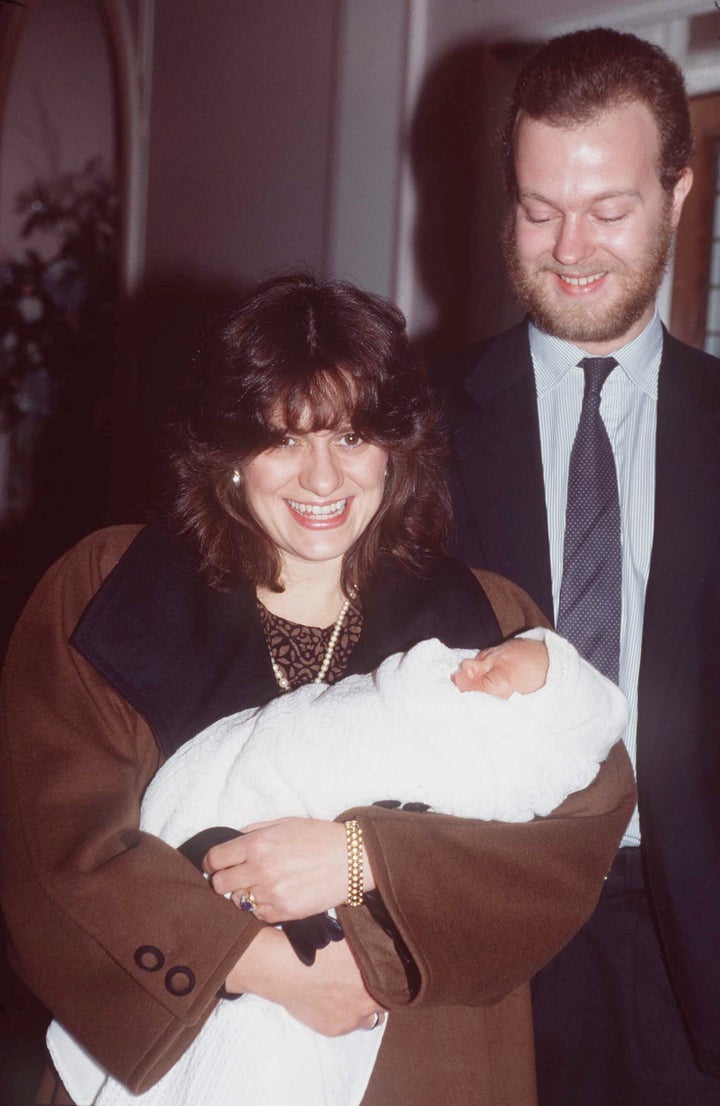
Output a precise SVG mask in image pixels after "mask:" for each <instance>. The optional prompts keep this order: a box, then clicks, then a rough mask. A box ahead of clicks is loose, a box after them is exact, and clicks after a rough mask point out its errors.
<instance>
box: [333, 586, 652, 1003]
mask: <svg viewBox="0 0 720 1106" xmlns="http://www.w3.org/2000/svg"><path fill="white" fill-rule="evenodd" d="M476 576H477V577H478V579H479V581H480V583H481V585H482V586H483V587H484V588H485V590H486V593H487V594H488V597H489V598H490V600H491V602H492V604H493V608H494V610H495V613H496V616H497V618H498V622H499V623H500V627H501V630H502V632H503V634H505V635H510V634H512V633H518V632H520V631H521V630H524V629H528V628H530V627H532V626H535V625H546V620H545V618H544V616H543V615H542V614H541V613H540V611H539V610H538V608H537V607H536V606H535V604H534V603H533V602H532V601H531V600H530V599H529V598H528V597H527V596H526V595H525V593H524V592H523V591H522V590H521V589H520V588H518V587H517V586H516V585H514V584H510V583H508V582H507V581H504V580H503V579H502V578H501V577H498V576H496V575H495V574H493V573H486V572H476ZM634 802H635V786H634V780H633V774H632V768H631V766H630V761H629V758H628V756H627V753H626V752H625V748H624V746H623V745H622V744H621V743H618V744H617V745H615V746H614V747H613V749H612V750H611V752H610V755H609V756H608V758H607V760H606V761H605V763H604V764H603V765H602V766H601V768H600V772H599V773H598V775H597V777H596V778H595V780H594V781H593V783H592V784H591V785H590V786H589V787H587V788H586V789H585V790H583V791H580V792H577V793H576V794H574V795H571V796H570V797H569V798H568V799H566V800H565V802H564V803H563V804H562V805H561V806H560V807H558V809H557V810H555V811H554V812H553V813H552V814H550V815H549V816H547V817H545V818H536V819H534V820H533V821H532V822H527V823H522V824H507V823H502V822H480V821H476V820H472V819H461V818H452V817H449V816H446V815H441V814H413V813H409V812H404V811H396V810H388V809H385V808H381V807H366V808H362V809H355V810H352V811H346V812H345V813H344V814H343V815H341V818H342V819H346V818H356V819H357V820H358V821H359V822H360V824H361V826H362V829H363V835H364V841H365V845H366V848H367V851H368V856H369V859H370V863H371V865H372V870H373V874H374V877H375V881H376V885H377V889H378V891H379V893H380V895H381V897H382V899H383V902H384V904H385V907H386V909H387V910H388V912H389V914H390V916H391V918H392V921H393V923H394V925H395V927H396V929H397V931H398V933H399V934H400V936H401V938H402V939H403V941H404V943H405V945H406V946H407V949H408V951H409V952H410V955H411V956H412V958H413V960H414V962H415V965H416V967H417V970H418V975H419V986H418V987H417V988H416V989H414V990H413V991H412V992H411V991H410V990H409V988H408V983H407V976H406V974H405V970H404V969H403V968H402V966H401V965H400V963H399V961H398V958H397V956H396V954H395V950H394V946H393V944H392V941H391V940H390V938H389V937H388V936H387V935H386V934H385V933H384V932H383V931H382V930H381V929H380V928H379V927H378V926H377V925H375V924H374V922H373V921H372V919H371V917H370V915H369V912H368V910H367V908H365V907H356V908H349V907H341V908H340V909H339V915H340V918H341V921H342V925H343V928H344V930H345V934H346V937H347V939H348V941H349V942H350V945H351V947H352V949H353V952H354V954H355V956H356V958H357V960H358V963H359V964H360V967H361V970H362V973H363V977H364V979H365V981H366V985H367V987H368V989H369V990H370V992H371V993H372V994H373V996H374V997H375V998H376V999H377V1000H378V1001H379V1002H380V1003H382V1005H384V1006H386V1007H387V1008H388V1009H393V1008H400V1007H403V1006H408V1005H416V1006H430V1005H446V1004H461V1005H470V1006H472V1005H479V1004H483V1003H491V1002H495V1001H497V1000H498V999H500V998H502V997H503V996H504V995H506V994H509V993H510V992H511V991H513V990H514V989H515V988H516V987H518V986H520V984H522V983H524V982H526V981H527V980H528V979H530V977H531V976H532V975H534V974H535V972H536V971H538V970H539V968H541V967H542V966H543V964H545V963H546V962H547V961H548V960H549V959H551V957H552V956H554V955H555V954H556V953H557V952H558V951H559V950H560V949H561V948H562V947H563V946H564V945H565V944H566V943H567V942H568V941H569V940H570V938H571V937H572V936H573V934H574V933H575V932H576V931H577V930H578V929H579V928H580V926H581V925H582V924H583V922H584V921H585V920H586V918H587V917H588V916H589V915H590V914H591V913H592V910H593V909H594V907H595V904H596V902H597V899H598V896H599V893H600V888H601V886H602V882H603V879H604V877H605V875H606V874H607V871H608V869H609V867H610V865H611V863H612V860H613V857H614V855H615V850H616V849H617V846H618V844H619V842H620V839H621V837H622V833H623V831H624V829H625V826H626V825H627V822H628V819H629V818H630V815H631V813H632V809H633V804H634Z"/></svg>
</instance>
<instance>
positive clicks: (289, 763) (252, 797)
mask: <svg viewBox="0 0 720 1106" xmlns="http://www.w3.org/2000/svg"><path fill="white" fill-rule="evenodd" d="M523 636H527V637H534V638H540V639H541V640H545V643H546V645H547V648H548V653H549V658H550V664H549V670H548V675H547V680H546V683H545V686H544V687H543V688H541V689H540V690H539V691H536V692H533V693H532V694H529V695H513V696H512V697H511V698H510V699H509V700H503V699H496V698H494V697H492V696H489V695H484V694H482V693H479V692H464V693H462V692H459V691H458V690H457V688H456V687H455V686H454V684H453V683H452V682H451V680H450V675H451V673H452V672H454V671H455V669H456V668H457V666H458V664H459V662H460V661H461V660H462V659H464V658H465V657H468V656H473V655H474V654H473V652H472V651H470V650H451V649H447V648H446V647H445V646H443V645H442V644H441V643H440V642H439V641H436V640H431V641H426V642H422V643H420V644H419V645H417V646H416V647H415V648H414V649H411V650H410V651H409V652H408V653H406V654H397V655H395V656H392V657H389V658H388V659H387V660H386V661H385V662H384V663H383V664H382V665H381V666H380V667H379V668H378V669H377V671H376V672H374V673H372V674H371V675H369V676H350V677H347V678H346V679H344V680H342V681H340V682H339V683H337V684H335V685H332V686H330V687H326V686H325V685H317V684H309V685H307V686H305V687H302V688H300V689H298V690H297V691H294V692H292V693H291V694H288V695H285V696H281V697H280V698H278V699H275V700H273V701H272V702H271V703H269V704H268V705H267V706H265V707H262V708H258V709H255V710H247V711H243V712H241V713H240V714H237V715H234V716H232V717H230V718H225V719H221V720H220V721H219V722H216V723H215V724H214V725H212V726H210V727H209V728H208V729H207V730H205V731H204V732H203V733H201V734H199V735H198V736H197V737H195V738H194V739H193V740H192V741H190V742H188V743H187V744H186V745H184V746H182V748H180V749H179V750H178V751H177V752H176V753H175V755H174V756H173V757H172V758H171V759H170V760H169V761H167V763H166V764H165V765H164V766H163V767H162V768H161V769H160V771H159V772H158V773H157V775H156V776H155V778H154V779H153V781H152V783H151V784H150V786H149V787H148V790H147V793H146V796H145V799H144V802H143V808H142V822H141V825H142V828H143V829H145V830H147V831H148V832H150V833H154V834H157V835H158V836H160V837H162V838H164V840H166V841H168V842H169V843H170V844H171V845H179V844H181V843H182V842H183V841H185V840H186V839H187V838H189V837H191V836H192V835H193V834H195V833H197V832H198V831H199V830H201V829H204V828H205V827H207V826H211V825H230V826H237V827H242V826H243V825H246V824H248V823H249V822H254V821H259V820H265V819H269V818H275V817H282V816H287V815H301V816H307V817H312V818H334V817H336V816H337V815H338V814H339V813H341V812H342V811H343V810H345V809H346V808H349V807H352V806H363V805H369V804H371V803H373V802H374V801H376V800H379V799H397V800H400V801H402V802H411V801H412V802H424V803H428V804H429V805H430V806H431V807H432V808H433V809H435V810H438V811H442V812H444V813H448V814H455V815H458V816H461V817H468V818H481V819H497V820H500V821H506V822H522V821H529V820H530V819H531V818H532V817H533V816H534V815H538V814H539V815H543V814H549V813H550V812H551V811H552V810H554V809H555V807H557V806H558V805H559V804H560V803H561V802H562V801H563V799H565V798H566V797H567V796H568V795H569V794H571V793H572V792H573V791H577V790H580V789H581V788H583V787H586V786H587V785H588V784H589V783H591V782H592V780H593V779H594V777H595V775H596V773H597V770H598V766H599V764H600V763H601V761H602V760H604V759H605V757H606V756H607V754H608V752H609V750H610V748H611V746H612V745H613V744H614V743H615V741H616V740H617V739H618V738H619V736H620V735H621V733H622V730H623V728H624V726H625V724H626V721H627V706H626V703H625V700H624V698H623V696H622V694H621V693H620V692H619V691H618V689H617V688H616V687H615V685H614V684H612V683H610V681H609V680H606V679H605V678H604V677H603V676H601V675H600V674H599V673H598V672H596V671H595V669H593V668H591V667H590V665H588V664H587V663H586V662H585V661H583V660H582V659H581V658H580V657H579V655H578V653H577V652H576V650H575V649H574V648H573V647H572V646H571V645H570V644H569V643H568V642H566V641H564V640H563V639H562V638H559V637H557V636H556V635H555V634H553V633H551V632H550V631H544V630H533V631H530V632H529V633H528V634H526V635H523ZM469 875H470V874H469ZM201 940H202V934H198V941H201ZM382 1034H383V1028H382V1027H378V1028H377V1029H375V1030H373V1031H372V1032H368V1031H362V1030H361V1031H357V1032H355V1033H351V1034H349V1035H348V1036H345V1037H339V1038H327V1037H322V1036H320V1035H318V1034H315V1033H313V1032H312V1031H311V1030H309V1029H307V1028H306V1027H305V1026H303V1025H301V1024H300V1023H299V1022H297V1021H295V1020H294V1019H293V1018H292V1017H290V1015H289V1014H287V1013H286V1012H285V1010H284V1009H283V1008H282V1007H281V1006H277V1005H275V1004H273V1003H269V1002H267V1001H265V1000H263V999H260V998H258V997H257V996H253V995H245V996H243V997H242V998H240V999H238V1000H237V1001H234V1002H220V1003H218V1005H217V1007H216V1008H215V1010H214V1011H213V1013H212V1014H211V1016H210V1018H209V1019H208V1021H207V1022H206V1024H205V1025H204V1027H203V1029H202V1031H201V1033H200V1034H199V1036H198V1037H197V1038H196V1039H195V1041H194V1042H193V1044H192V1045H191V1046H190V1048H189V1049H188V1050H187V1052H186V1053H185V1054H184V1055H183V1057H182V1058H181V1059H180V1060H179V1061H178V1063H177V1064H176V1065H175V1066H174V1067H173V1068H172V1069H171V1071H169V1072H168V1073H167V1074H166V1075H165V1076H164V1077H163V1078H162V1079H161V1080H160V1081H159V1082H158V1083H157V1084H156V1085H155V1086H154V1087H152V1088H151V1089H150V1090H149V1091H146V1092H145V1093H144V1094H142V1095H137V1096H136V1095H132V1094H130V1092H129V1091H127V1089H126V1088H124V1087H123V1086H122V1085H121V1084H120V1083H118V1082H117V1081H116V1080H114V1079H112V1078H111V1077H107V1075H106V1073H105V1072H104V1071H103V1069H101V1068H100V1067H99V1066H98V1065H96V1064H95V1063H94V1061H93V1060H91V1058H90V1057H89V1056H88V1055H87V1053H85V1052H84V1050H83V1049H82V1048H81V1046H80V1045H79V1044H77V1042H75V1040H74V1039H73V1038H72V1037H71V1036H70V1035H69V1034H68V1033H67V1032H66V1031H65V1030H64V1029H63V1028H62V1026H60V1025H59V1024H58V1023H55V1022H54V1023H53V1024H52V1026H51V1027H50V1029H49V1031H48V1045H49V1048H50V1052H51V1055H52V1057H53V1061H54V1063H55V1065H56V1067H57V1068H58V1071H59V1073H60V1075H61V1076H62V1078H63V1081H64V1083H65V1085H66V1087H67V1088H68V1091H69V1093H70V1095H71V1097H73V1098H74V1099H75V1101H76V1102H78V1103H82V1104H85V1103H91V1102H96V1103H97V1104H98V1106H129V1104H130V1103H136V1102H137V1103H143V1104H148V1106H149V1104H155V1106H204V1104H207V1106H221V1104H222V1106H231V1104H232V1103H238V1106H289V1103H293V1106H357V1104H358V1103H359V1102H360V1100H361V1099H362V1096H363V1094H364V1092H365V1089H366V1087H367V1083H368V1080H369V1078H370V1075H371V1073H372V1068H373V1064H374V1062H375V1058H376V1056H377V1051H378V1048H379V1046H380V1043H381V1040H382Z"/></svg>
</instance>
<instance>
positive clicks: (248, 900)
mask: <svg viewBox="0 0 720 1106" xmlns="http://www.w3.org/2000/svg"><path fill="white" fill-rule="evenodd" d="M256 907H257V903H256V901H255V896H254V895H253V893H252V891H251V890H250V889H249V888H246V889H245V890H244V891H241V892H240V909H241V910H252V911H253V913H254V912H255V909H256Z"/></svg>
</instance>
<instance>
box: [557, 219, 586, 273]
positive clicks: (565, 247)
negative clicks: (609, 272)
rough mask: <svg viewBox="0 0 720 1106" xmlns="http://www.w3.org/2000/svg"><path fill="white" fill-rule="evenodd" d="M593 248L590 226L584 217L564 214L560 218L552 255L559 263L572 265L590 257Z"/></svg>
mask: <svg viewBox="0 0 720 1106" xmlns="http://www.w3.org/2000/svg"><path fill="white" fill-rule="evenodd" d="M594 249H595V244H594V241H593V233H592V228H590V227H588V225H587V223H586V222H585V220H584V219H581V218H578V217H575V216H565V217H564V218H563V219H561V220H560V223H559V227H558V232H557V238H556V239H555V245H554V248H553V257H554V258H555V260H556V261H559V262H560V264H561V265H574V264H576V263H577V262H578V261H584V260H585V259H586V258H588V257H590V255H591V254H592V253H593V251H594Z"/></svg>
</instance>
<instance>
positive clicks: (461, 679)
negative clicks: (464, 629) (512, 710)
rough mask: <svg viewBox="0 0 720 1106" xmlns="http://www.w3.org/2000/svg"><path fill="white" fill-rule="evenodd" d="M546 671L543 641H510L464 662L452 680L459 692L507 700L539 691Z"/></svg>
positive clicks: (485, 650) (546, 656) (546, 657)
mask: <svg viewBox="0 0 720 1106" xmlns="http://www.w3.org/2000/svg"><path fill="white" fill-rule="evenodd" d="M547 670H548V653H547V649H546V648H545V644H544V642H542V641H531V640H529V639H528V638H510V639H509V641H504V642H503V643H502V645H493V646H492V647H491V648H490V649H481V651H480V652H479V653H478V654H477V655H476V656H474V657H469V658H468V659H467V660H464V661H463V662H462V664H461V665H460V667H459V668H458V670H457V672H454V673H453V674H452V676H451V679H452V682H453V683H454V684H455V687H457V688H458V689H459V690H460V691H484V692H485V694H486V695H494V696H495V697H496V698H498V699H509V698H510V696H511V695H512V694H513V693H514V692H516V691H517V692H519V693H520V694H521V695H527V694H528V693H529V692H532V691H537V690H538V689H539V688H541V687H542V686H543V684H544V683H545V677H546V676H547Z"/></svg>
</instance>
